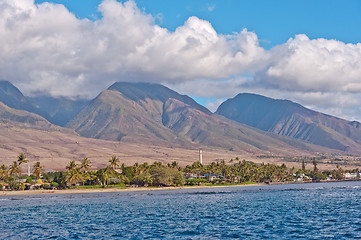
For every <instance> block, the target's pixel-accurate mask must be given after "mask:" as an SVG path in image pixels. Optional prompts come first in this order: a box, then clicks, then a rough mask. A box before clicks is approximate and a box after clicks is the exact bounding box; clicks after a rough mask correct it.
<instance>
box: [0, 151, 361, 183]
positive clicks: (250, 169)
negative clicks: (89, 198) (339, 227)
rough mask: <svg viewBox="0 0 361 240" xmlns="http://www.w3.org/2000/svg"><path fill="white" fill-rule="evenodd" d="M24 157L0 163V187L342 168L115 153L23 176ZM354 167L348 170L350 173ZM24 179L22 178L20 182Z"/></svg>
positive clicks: (256, 179)
mask: <svg viewBox="0 0 361 240" xmlns="http://www.w3.org/2000/svg"><path fill="white" fill-rule="evenodd" d="M27 162H28V160H27V159H26V156H25V154H24V153H21V154H19V155H18V159H17V161H14V162H13V163H12V164H10V165H9V166H6V165H5V164H3V165H1V166H0V185H1V186H0V189H1V188H2V187H3V186H2V185H4V184H7V185H8V186H9V188H10V189H12V190H22V189H24V188H25V185H26V184H25V183H34V181H36V182H38V183H40V184H42V186H43V187H45V188H54V187H56V188H69V187H78V186H79V187H107V186H124V187H125V186H182V185H184V184H187V185H194V184H201V183H208V184H232V183H233V184H242V183H250V182H251V183H269V182H292V181H295V180H297V179H302V180H305V181H307V180H311V179H318V180H324V179H326V178H332V179H334V180H342V179H343V178H344V172H345V171H344V170H343V169H342V168H340V167H338V166H337V169H335V170H332V171H319V170H318V168H317V163H316V161H315V160H314V162H313V164H314V169H313V170H308V169H305V166H304V163H302V167H301V168H300V169H295V168H287V166H286V165H285V164H282V165H276V164H270V163H267V164H264V163H262V164H256V163H254V162H251V161H245V160H243V161H240V160H239V158H235V159H234V160H233V159H231V160H230V161H228V162H227V163H226V162H225V161H224V160H222V161H220V162H212V163H211V164H209V165H203V164H201V163H200V162H198V161H197V162H194V163H193V164H192V165H187V166H186V167H184V168H182V167H180V166H179V165H178V163H177V162H176V161H174V162H172V163H168V164H163V163H161V162H158V161H155V162H154V163H153V164H148V163H142V164H139V163H135V164H133V165H132V166H126V165H125V164H124V163H123V164H121V165H120V161H119V159H118V158H117V157H116V156H113V157H111V158H110V159H109V160H108V164H107V166H106V167H105V168H102V169H97V170H90V169H91V162H90V161H89V159H88V158H83V159H82V160H81V161H80V163H76V162H75V161H71V162H69V163H68V165H67V166H66V167H65V169H66V171H60V172H47V173H44V167H43V166H42V165H41V164H40V162H36V163H35V164H34V165H33V166H32V174H31V176H30V177H26V178H25V179H24V178H23V177H22V174H21V166H22V165H23V164H24V163H27ZM352 171H353V172H354V171H357V172H358V169H355V170H351V171H350V172H352ZM24 180H25V181H24ZM1 182H2V183H1Z"/></svg>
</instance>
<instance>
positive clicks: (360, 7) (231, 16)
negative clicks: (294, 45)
mask: <svg viewBox="0 0 361 240" xmlns="http://www.w3.org/2000/svg"><path fill="white" fill-rule="evenodd" d="M35 2H36V3H42V2H54V3H60V4H63V5H65V6H66V7H67V8H68V9H69V10H70V11H71V12H72V13H74V14H75V15H76V16H77V17H78V18H89V19H93V20H94V19H99V18H101V13H100V12H99V11H98V10H97V8H98V5H99V4H100V3H101V2H102V1H101V0H54V1H47V0H36V1H35ZM122 2H124V1H122ZM135 2H136V3H137V5H138V7H139V8H141V9H143V11H145V12H146V13H149V14H152V15H153V16H154V17H156V23H157V24H158V25H160V26H162V27H165V28H167V29H169V30H171V31H174V30H175V29H176V28H177V27H179V26H181V25H183V24H184V22H185V21H186V20H187V19H188V18H189V17H190V16H197V17H198V18H200V19H204V20H207V21H209V22H210V23H211V24H212V26H213V27H214V28H215V30H216V31H217V32H218V33H222V34H232V33H233V32H239V31H240V30H242V29H243V28H247V29H248V30H249V31H253V32H255V33H257V35H258V37H259V39H260V40H261V44H262V46H264V47H265V48H270V47H273V46H275V45H277V44H282V43H284V42H286V41H287V40H288V39H289V38H290V37H293V36H295V35H296V34H306V35H307V36H308V37H309V38H311V39H313V38H326V39H336V40H339V41H342V42H345V43H357V42H359V41H360V39H361V31H360V26H361V1H359V0H348V1H340V0H316V1H315V0H302V1H296V0H275V1H270V0H252V1H250V0H246V1H245V0H218V1H215V0H213V1H210V0H197V1H194V0H171V1H165V0H136V1H135Z"/></svg>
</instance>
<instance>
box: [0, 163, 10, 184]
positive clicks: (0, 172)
mask: <svg viewBox="0 0 361 240" xmlns="http://www.w3.org/2000/svg"><path fill="white" fill-rule="evenodd" d="M8 177H9V171H8V169H7V167H6V166H5V164H3V165H1V166H0V179H1V180H3V181H5V180H6V179H7V178H8Z"/></svg>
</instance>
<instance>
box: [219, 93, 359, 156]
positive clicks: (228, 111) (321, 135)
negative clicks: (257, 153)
mask: <svg viewBox="0 0 361 240" xmlns="http://www.w3.org/2000/svg"><path fill="white" fill-rule="evenodd" d="M216 113H217V114H220V115H223V116H225V117H227V118H229V119H232V120H234V121H237V122H239V123H243V124H246V125H248V126H252V127H255V128H258V129H261V130H263V131H267V132H273V133H276V134H279V135H284V136H289V137H292V138H295V139H300V140H303V141H306V142H309V143H312V144H316V145H320V146H324V147H328V148H331V149H337V150H341V151H357V150H358V148H359V146H360V144H361V127H360V123H359V122H356V121H346V120H344V119H340V118H337V117H333V116H329V115H326V114H323V113H320V112H316V111H313V110H310V109H307V108H305V107H303V106H301V105H300V104H297V103H294V102H291V101H289V100H279V99H271V98H267V97H264V96H260V95H256V94H248V93H242V94H238V95H237V96H236V97H234V98H232V99H228V100H226V101H225V102H224V103H222V104H221V105H220V106H219V108H218V109H217V111H216Z"/></svg>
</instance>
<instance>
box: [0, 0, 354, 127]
mask: <svg viewBox="0 0 361 240" xmlns="http://www.w3.org/2000/svg"><path fill="white" fill-rule="evenodd" d="M360 13H361V1H359V0H348V1H341V0H337V1H336V0H327V1H326V0H302V1H298V0H297V1H296V0H275V1H271V0H247V1H245V0H197V1H195V0H169V1H165V0H162V1H161V0H133V1H120V2H119V1H116V0H104V1H100V0H53V1H50V0H49V1H44V0H36V1H35V2H34V0H3V4H2V5H1V8H0V14H1V16H2V17H1V18H0V26H2V27H1V28H0V79H6V80H9V81H11V82H12V83H13V84H15V85H16V86H17V87H19V88H20V90H21V91H22V92H24V93H25V94H26V95H31V96H32V95H51V96H54V97H59V96H63V97H70V98H88V99H90V98H93V97H95V96H96V95H97V94H98V93H99V92H100V91H102V90H104V89H106V88H107V87H108V86H110V85H111V84H113V83H114V82H115V81H129V82H139V81H142V82H153V83H160V84H164V85H166V86H168V87H170V88H172V89H174V90H176V91H178V92H180V93H182V94H187V95H189V96H192V97H194V98H195V99H196V100H197V101H198V102H199V103H201V104H203V105H205V106H206V107H208V108H209V109H210V110H212V111H215V110H216V109H217V107H218V105H219V104H220V103H221V102H222V101H224V100H225V99H227V98H232V97H234V96H235V95H237V94H238V93H241V92H250V93H256V94H261V95H265V96H268V97H272V98H278V99H289V100H292V101H294V102H298V103H300V104H302V105H304V106H306V107H309V108H311V109H314V110H317V111H321V112H324V113H327V114H330V115H335V116H338V117H342V118H345V119H349V120H359V121H360V120H361V106H360V104H359V103H360V102H361V31H360V29H361V14H360Z"/></svg>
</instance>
